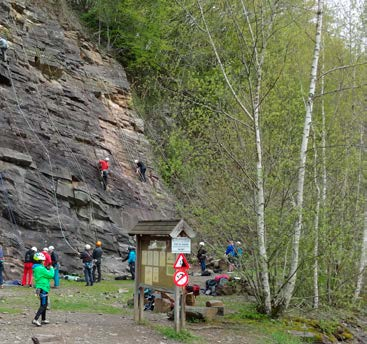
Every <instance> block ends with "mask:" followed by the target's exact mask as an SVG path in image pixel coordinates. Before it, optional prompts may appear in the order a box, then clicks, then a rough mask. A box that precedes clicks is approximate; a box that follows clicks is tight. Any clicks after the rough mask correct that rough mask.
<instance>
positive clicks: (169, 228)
mask: <svg viewBox="0 0 367 344" xmlns="http://www.w3.org/2000/svg"><path fill="white" fill-rule="evenodd" d="M128 234H129V235H164V236H170V237H171V238H178V237H180V236H183V235H182V234H185V236H187V237H189V238H194V237H195V236H196V233H195V232H194V231H193V229H192V228H191V227H190V226H189V225H188V224H187V223H186V222H185V221H184V220H183V219H173V220H153V221H152V220H148V221H139V222H138V223H137V224H136V225H135V227H134V228H133V229H132V230H130V231H129V233H128Z"/></svg>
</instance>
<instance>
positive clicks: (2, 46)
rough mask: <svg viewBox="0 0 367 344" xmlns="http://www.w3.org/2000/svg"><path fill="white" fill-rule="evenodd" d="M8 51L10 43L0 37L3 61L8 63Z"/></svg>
mask: <svg viewBox="0 0 367 344" xmlns="http://www.w3.org/2000/svg"><path fill="white" fill-rule="evenodd" d="M7 49H8V41H7V40H6V39H5V38H1V37H0V51H1V56H2V58H3V61H4V62H6V50H7Z"/></svg>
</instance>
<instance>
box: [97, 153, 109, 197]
mask: <svg viewBox="0 0 367 344" xmlns="http://www.w3.org/2000/svg"><path fill="white" fill-rule="evenodd" d="M109 161H110V159H109V158H108V157H107V158H105V159H104V160H99V161H98V167H99V171H100V173H101V178H102V184H103V189H104V190H107V177H108V169H109V165H108V162H109Z"/></svg>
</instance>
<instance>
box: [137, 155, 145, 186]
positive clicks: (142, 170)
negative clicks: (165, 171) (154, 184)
mask: <svg viewBox="0 0 367 344" xmlns="http://www.w3.org/2000/svg"><path fill="white" fill-rule="evenodd" d="M135 164H136V167H137V169H136V173H137V174H138V175H139V179H140V181H142V182H146V181H147V180H146V178H145V172H146V170H147V168H146V167H145V165H144V163H143V162H142V161H140V160H135Z"/></svg>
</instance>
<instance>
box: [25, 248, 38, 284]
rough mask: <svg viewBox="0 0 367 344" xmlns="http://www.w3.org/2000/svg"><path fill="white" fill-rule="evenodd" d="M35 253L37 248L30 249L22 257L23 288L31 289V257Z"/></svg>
mask: <svg viewBox="0 0 367 344" xmlns="http://www.w3.org/2000/svg"><path fill="white" fill-rule="evenodd" d="M36 252H37V247H34V246H33V247H32V248H30V249H29V250H28V251H27V252H26V253H25V257H24V271H23V277H22V285H23V286H26V285H27V286H29V287H32V282H33V281H32V279H33V272H32V266H33V262H34V261H33V256H34V254H35V253H36Z"/></svg>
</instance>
